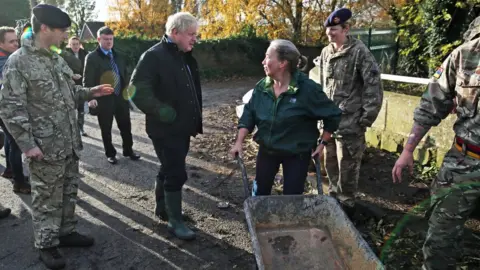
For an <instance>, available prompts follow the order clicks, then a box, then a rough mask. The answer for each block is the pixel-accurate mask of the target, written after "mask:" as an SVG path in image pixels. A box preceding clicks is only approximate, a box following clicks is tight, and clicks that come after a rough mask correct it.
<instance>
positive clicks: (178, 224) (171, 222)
mask: <svg viewBox="0 0 480 270" xmlns="http://www.w3.org/2000/svg"><path fill="white" fill-rule="evenodd" d="M165 204H166V210H167V214H168V225H167V228H168V231H169V232H170V233H172V234H173V235H175V236H176V237H177V238H179V239H181V240H193V239H195V233H194V232H193V231H192V230H191V229H190V228H188V227H187V226H186V225H185V223H184V221H183V217H182V191H176V192H165Z"/></svg>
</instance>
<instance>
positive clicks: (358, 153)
mask: <svg viewBox="0 0 480 270" xmlns="http://www.w3.org/2000/svg"><path fill="white" fill-rule="evenodd" d="M351 16H352V13H351V11H350V10H348V9H345V8H342V9H339V10H336V11H334V12H333V13H332V14H330V16H329V17H328V19H327V20H326V21H325V24H324V25H325V27H326V28H327V30H326V31H327V36H328V38H329V41H330V44H329V45H327V46H326V47H325V48H323V50H322V53H321V54H320V56H319V57H317V59H316V62H317V64H318V66H319V67H320V83H321V84H322V86H323V89H324V91H325V92H326V94H327V96H328V97H329V98H330V99H331V100H333V101H334V102H335V104H336V105H337V106H338V107H339V108H340V109H341V110H342V120H341V122H340V127H339V129H338V131H337V132H335V134H334V136H333V137H332V140H331V141H330V142H329V144H328V145H327V146H326V148H325V168H326V171H327V175H328V178H329V182H330V183H329V193H330V195H331V196H338V197H339V199H342V198H343V199H351V198H353V195H354V193H355V192H356V191H357V187H358V178H359V172H360V164H361V160H362V156H363V152H364V150H365V148H366V144H365V131H366V128H367V127H370V126H371V125H372V124H373V122H374V121H375V119H376V118H377V115H378V113H379V112H380V109H381V106H382V101H383V91H382V87H381V82H380V72H379V68H378V65H377V63H376V61H375V58H374V57H373V55H372V53H371V52H370V51H369V50H368V48H367V47H366V46H365V44H363V42H362V41H360V40H357V39H355V38H353V37H351V36H348V31H349V25H348V24H347V20H348V19H349V18H350V17H351Z"/></svg>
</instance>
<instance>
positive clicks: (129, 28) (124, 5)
mask: <svg viewBox="0 0 480 270" xmlns="http://www.w3.org/2000/svg"><path fill="white" fill-rule="evenodd" d="M113 2H114V3H113V5H112V6H111V7H110V12H112V13H114V14H115V15H116V16H118V18H119V20H118V21H110V22H107V24H108V25H109V26H110V27H112V29H114V30H115V31H116V33H117V34H119V35H125V36H128V35H134V36H138V37H145V38H158V37H160V36H162V35H163V33H164V29H165V23H166V21H167V18H168V16H169V15H170V14H171V13H172V11H173V8H172V5H170V3H169V1H168V0H156V1H150V0H115V1H113Z"/></svg>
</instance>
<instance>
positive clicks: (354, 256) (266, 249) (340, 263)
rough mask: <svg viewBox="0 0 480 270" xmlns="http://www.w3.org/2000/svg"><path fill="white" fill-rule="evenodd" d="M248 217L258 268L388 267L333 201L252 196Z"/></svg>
mask: <svg viewBox="0 0 480 270" xmlns="http://www.w3.org/2000/svg"><path fill="white" fill-rule="evenodd" d="M244 210H245V216H246V219H247V224H248V229H249V231H250V235H251V238H252V243H253V251H254V255H255V259H256V262H257V267H258V269H262V270H263V269H275V270H276V269H309V270H310V269H326V270H327V269H328V270H336V269H338V270H340V269H352V270H353V269H361V270H370V269H371V270H377V269H385V268H384V266H383V265H382V264H381V262H380V261H379V260H378V258H377V257H376V255H375V254H374V253H373V251H372V250H371V248H370V247H369V246H368V244H367V243H366V242H365V240H364V239H363V238H362V237H361V236H360V233H359V232H358V231H357V229H356V228H355V227H354V225H353V224H352V222H351V221H350V220H349V219H348V217H347V215H346V214H345V212H344V211H343V209H342V208H341V206H340V204H339V203H338V202H337V201H336V200H335V199H334V198H332V197H330V196H326V195H307V196H305V195H281V196H275V195H274V196H257V197H249V198H247V199H246V200H245V202H244Z"/></svg>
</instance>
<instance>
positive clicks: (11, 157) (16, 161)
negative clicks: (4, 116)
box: [0, 122, 25, 183]
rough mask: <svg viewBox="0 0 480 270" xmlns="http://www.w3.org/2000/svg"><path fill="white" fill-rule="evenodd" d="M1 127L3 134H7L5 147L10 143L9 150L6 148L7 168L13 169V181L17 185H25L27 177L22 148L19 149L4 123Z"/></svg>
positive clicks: (0, 124)
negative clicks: (24, 171) (24, 170)
mask: <svg viewBox="0 0 480 270" xmlns="http://www.w3.org/2000/svg"><path fill="white" fill-rule="evenodd" d="M0 126H1V127H2V129H3V132H4V133H5V140H6V141H5V145H7V143H8V150H7V147H5V148H6V149H5V155H6V160H7V168H9V166H10V168H11V169H12V172H13V180H14V182H15V183H23V182H25V176H24V175H23V163H22V151H21V150H20V147H18V144H17V143H16V142H15V140H14V139H13V137H12V134H10V132H8V130H7V128H6V127H5V125H4V124H3V122H2V123H0Z"/></svg>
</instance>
